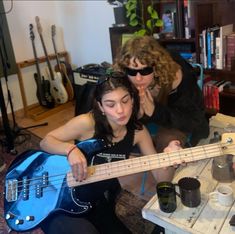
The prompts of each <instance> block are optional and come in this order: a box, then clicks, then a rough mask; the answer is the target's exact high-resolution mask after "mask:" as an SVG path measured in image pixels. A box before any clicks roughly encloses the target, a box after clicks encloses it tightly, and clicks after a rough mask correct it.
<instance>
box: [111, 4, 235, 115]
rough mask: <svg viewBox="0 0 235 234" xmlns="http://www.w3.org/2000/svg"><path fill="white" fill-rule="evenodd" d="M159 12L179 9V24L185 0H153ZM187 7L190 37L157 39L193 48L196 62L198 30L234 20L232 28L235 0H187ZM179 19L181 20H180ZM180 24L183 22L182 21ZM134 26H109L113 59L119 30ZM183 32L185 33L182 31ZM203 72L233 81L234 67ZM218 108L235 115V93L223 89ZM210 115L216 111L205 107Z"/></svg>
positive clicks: (198, 59) (121, 31) (198, 49)
mask: <svg viewBox="0 0 235 234" xmlns="http://www.w3.org/2000/svg"><path fill="white" fill-rule="evenodd" d="M153 2H154V7H155V8H156V10H157V12H158V14H159V15H162V14H163V12H164V11H165V9H167V7H171V9H172V7H175V8H176V9H177V10H178V11H181V12H179V13H178V14H177V16H178V19H177V20H178V21H179V22H178V24H182V22H183V20H184V19H182V12H183V9H184V8H183V2H184V0H175V1H173V0H159V1H153ZM187 2H188V11H189V22H188V30H189V32H190V35H191V37H190V38H187V39H186V38H185V37H175V38H165V39H159V42H160V43H161V44H162V45H163V46H164V47H171V48H174V47H176V48H184V49H190V50H191V51H192V52H195V55H196V57H195V62H197V63H199V62H200V44H199V39H200V34H201V33H202V31H203V30H204V29H206V28H209V27H212V26H214V25H221V26H222V25H226V24H231V23H232V24H233V25H234V31H235V17H234V12H235V1H233V0H223V1H221V0H197V1H194V0H187ZM180 22H181V23H180ZM181 26H182V25H181ZM135 31H136V29H134V28H131V27H128V26H127V27H116V28H115V27H112V28H109V33H110V43H111V49H112V58H113V59H114V58H115V56H116V54H117V51H118V49H119V48H120V46H121V38H122V34H125V33H133V32H135ZM184 35H185V34H184ZM204 74H205V76H211V77H212V78H213V79H215V80H218V81H219V80H226V81H231V82H232V84H233V85H235V71H230V70H227V69H205V70H204ZM219 98H220V104H221V105H220V106H221V109H220V112H221V113H223V114H227V115H232V116H235V104H233V103H235V101H234V99H235V95H234V93H233V92H229V91H223V92H222V93H220V97H219ZM208 113H209V115H211V114H216V112H215V111H214V110H208Z"/></svg>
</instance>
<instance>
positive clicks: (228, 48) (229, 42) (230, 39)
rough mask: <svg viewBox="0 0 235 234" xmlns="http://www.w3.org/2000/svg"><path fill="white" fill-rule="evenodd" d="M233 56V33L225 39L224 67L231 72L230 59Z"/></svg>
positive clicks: (234, 45) (234, 39)
mask: <svg viewBox="0 0 235 234" xmlns="http://www.w3.org/2000/svg"><path fill="white" fill-rule="evenodd" d="M234 56H235V33H232V34H229V35H228V36H227V37H226V67H227V68H228V70H231V67H232V58H233V57H234Z"/></svg>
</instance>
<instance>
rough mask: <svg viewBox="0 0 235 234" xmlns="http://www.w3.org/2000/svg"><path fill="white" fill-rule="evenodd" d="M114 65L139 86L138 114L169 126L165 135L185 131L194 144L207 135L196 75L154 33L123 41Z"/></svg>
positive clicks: (144, 118)
mask: <svg viewBox="0 0 235 234" xmlns="http://www.w3.org/2000/svg"><path fill="white" fill-rule="evenodd" d="M113 69H114V70H118V71H122V72H125V73H126V74H127V75H128V77H129V80H130V81H131V82H132V83H133V84H134V86H135V87H136V88H137V89H138V90H139V96H140V101H141V106H140V111H139V115H140V118H141V119H142V120H143V122H144V123H155V124H157V126H158V127H162V128H163V129H167V131H166V132H167V133H166V135H169V134H170V135H171V134H173V132H174V134H176V135H178V134H179V135H181V133H183V134H184V135H185V136H186V138H187V139H189V143H190V145H192V146H194V145H196V144H197V143H198V142H199V140H200V139H202V138H205V137H207V136H208V134H209V126H208V121H207V119H206V117H205V112H204V105H203V97H202V92H201V90H200V88H199V87H198V85H197V77H196V75H195V72H194V70H193V68H192V66H191V65H190V64H189V63H187V62H186V61H185V60H184V59H183V58H182V57H181V56H180V55H178V54H177V53H173V52H170V51H168V50H166V49H165V48H163V47H162V46H161V45H160V44H159V43H158V42H157V40H155V39H154V38H153V37H151V36H142V37H141V36H135V37H133V38H131V39H129V40H128V41H127V42H126V43H125V44H124V45H123V47H122V48H121V50H120V53H119V55H118V56H117V58H116V60H115V62H114V65H113ZM162 128H161V129H162ZM169 129H170V131H169ZM173 129H174V130H176V131H173ZM174 134H173V135H174ZM176 135H175V136H176ZM180 137H181V136H180ZM159 142H160V141H159ZM163 147H164V146H163ZM160 148H161V147H160ZM159 150H161V149H159Z"/></svg>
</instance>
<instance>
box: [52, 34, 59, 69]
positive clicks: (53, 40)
mask: <svg viewBox="0 0 235 234" xmlns="http://www.w3.org/2000/svg"><path fill="white" fill-rule="evenodd" d="M52 44H53V47H54V51H55V56H56V62H57V65H58V67H59V68H60V70H61V67H60V60H59V55H58V53H57V48H56V44H55V38H54V37H52Z"/></svg>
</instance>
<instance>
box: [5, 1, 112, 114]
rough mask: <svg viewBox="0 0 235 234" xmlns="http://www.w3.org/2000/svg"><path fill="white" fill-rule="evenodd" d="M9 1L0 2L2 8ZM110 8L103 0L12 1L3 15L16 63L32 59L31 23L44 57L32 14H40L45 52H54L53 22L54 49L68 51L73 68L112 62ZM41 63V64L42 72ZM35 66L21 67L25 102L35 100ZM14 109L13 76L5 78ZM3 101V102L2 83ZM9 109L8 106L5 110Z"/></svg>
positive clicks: (17, 93) (17, 102)
mask: <svg viewBox="0 0 235 234" xmlns="http://www.w3.org/2000/svg"><path fill="white" fill-rule="evenodd" d="M10 5H11V1H9V0H8V1H4V7H5V11H7V10H8V9H9V8H10ZM112 8H113V7H112V6H111V5H109V4H108V3H107V1H106V0H103V1H100V0H99V1H97V0H94V1H91V0H89V1H81V0H77V1H13V10H12V11H11V12H10V13H9V14H7V21H8V27H9V30H10V35H11V40H12V45H13V49H14V53H15V57H16V62H22V61H25V60H28V59H32V58H34V56H33V50H32V43H31V39H30V37H29V24H30V23H32V24H33V25H34V33H35V45H36V49H37V54H38V57H40V56H44V52H43V49H42V45H41V41H40V38H39V35H38V33H37V29H36V25H35V16H39V17H40V22H41V25H42V30H43V31H42V34H43V37H44V41H45V44H46V47H47V52H48V53H49V54H52V53H54V50H53V45H52V40H51V25H52V24H55V25H56V37H55V39H56V44H57V49H58V51H63V50H66V51H68V52H69V54H70V57H71V62H72V64H73V65H74V66H75V67H78V66H81V65H84V64H87V63H100V62H103V61H107V62H110V63H111V62H112V57H111V47H110V39H109V27H111V26H112V24H113V23H114V16H113V9H112ZM44 67H45V64H43V65H41V70H42V73H44ZM34 72H36V67H34V66H32V67H28V68H26V69H22V73H23V80H24V86H25V89H26V99H27V102H28V104H29V105H31V104H33V103H36V102H37V98H36V84H35V81H34V79H33V73H34ZM8 86H9V88H10V91H11V94H12V99H13V106H14V110H18V109H21V108H23V104H22V99H21V93H20V89H19V83H18V77H17V75H12V76H10V77H9V82H8ZM3 89H4V94H5V95H4V96H5V101H6V102H7V97H6V90H5V84H4V82H3ZM9 111H10V109H9V106H8V112H9Z"/></svg>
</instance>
